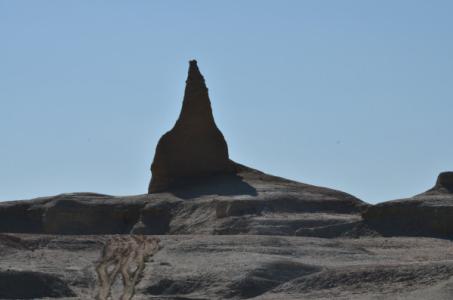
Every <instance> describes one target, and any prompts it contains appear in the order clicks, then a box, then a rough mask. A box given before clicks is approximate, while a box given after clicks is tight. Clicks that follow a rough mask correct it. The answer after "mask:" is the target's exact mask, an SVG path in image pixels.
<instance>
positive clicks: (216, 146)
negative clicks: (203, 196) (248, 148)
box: [148, 60, 234, 193]
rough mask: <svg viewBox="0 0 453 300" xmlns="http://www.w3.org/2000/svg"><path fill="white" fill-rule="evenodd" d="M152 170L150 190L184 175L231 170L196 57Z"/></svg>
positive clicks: (174, 182) (166, 186)
mask: <svg viewBox="0 0 453 300" xmlns="http://www.w3.org/2000/svg"><path fill="white" fill-rule="evenodd" d="M151 171H152V179H151V182H150V184H149V188H148V192H149V193H154V192H160V191H164V190H167V189H169V188H172V187H174V186H178V185H180V184H181V182H183V181H184V180H185V179H187V178H190V179H193V178H194V177H206V176H210V175H213V174H219V173H232V172H234V168H233V166H232V163H231V162H230V160H229V158H228V147H227V143H226V141H225V138H224V137H223V135H222V133H221V132H220V130H219V129H218V128H217V125H216V124H215V121H214V117H213V115H212V109H211V102H210V100H209V95H208V88H207V87H206V84H205V81H204V78H203V75H201V73H200V71H199V69H198V66H197V61H196V60H192V61H190V67H189V74H188V77H187V81H186V89H185V93H184V101H183V105H182V110H181V114H180V115H179V118H178V120H177V121H176V124H175V126H174V127H173V129H172V130H170V131H169V132H167V133H166V134H164V135H163V136H162V137H161V139H160V140H159V143H158V144H157V148H156V154H155V156H154V161H153V163H152V165H151Z"/></svg>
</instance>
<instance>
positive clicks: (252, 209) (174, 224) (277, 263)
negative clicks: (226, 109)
mask: <svg viewBox="0 0 453 300" xmlns="http://www.w3.org/2000/svg"><path fill="white" fill-rule="evenodd" d="M151 169H152V172H153V177H152V179H151V181H150V185H149V187H148V194H143V195H135V196H121V197H115V196H110V195H102V194H95V193H69V194H61V195H56V196H51V197H40V198H36V199H31V200H20V201H7V202H1V203H0V299H43V298H60V299H98V300H107V299H121V300H129V299H173V300H177V299H178V300H183V299H186V300H190V299H192V300H195V299H453V242H452V238H453V172H444V173H441V174H440V175H439V177H438V179H437V182H436V184H435V185H434V187H433V188H432V189H430V190H429V191H427V192H425V193H422V194H419V195H417V196H415V197H413V198H409V199H400V200H394V201H388V202H384V203H380V204H377V205H370V204H368V203H366V202H365V201H362V200H360V199H358V198H356V197H354V196H352V195H350V194H348V193H345V192H341V191H337V190H333V189H329V188H324V187H318V186H313V185H309V184H305V183H299V182H294V181H291V180H287V179H284V178H280V177H276V176H272V175H268V174H265V173H262V172H260V171H258V170H255V169H252V168H249V167H246V166H243V165H241V164H238V163H235V162H234V161H232V160H231V159H230V158H229V156H228V146H227V144H226V141H225V139H224V137H223V135H222V133H221V132H220V130H219V129H218V128H217V126H216V124H215V122H214V118H213V116H212V109H211V103H210V100H209V96H208V90H207V87H206V85H205V82H204V78H203V76H202V75H201V73H200V71H199V69H198V67H197V62H196V61H191V62H190V67H189V74H188V79H187V81H186V90H185V95H184V102H183V109H182V111H181V115H180V117H179V119H178V121H177V122H176V124H175V126H174V128H173V129H172V130H170V131H169V132H167V133H166V134H164V135H163V137H162V138H161V140H160V141H159V143H158V146H157V150H156V154H155V157H154V160H153V163H152V166H151Z"/></svg>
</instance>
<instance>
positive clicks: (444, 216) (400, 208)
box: [363, 172, 453, 238]
mask: <svg viewBox="0 0 453 300" xmlns="http://www.w3.org/2000/svg"><path fill="white" fill-rule="evenodd" d="M363 218H364V221H365V223H366V224H368V225H370V226H371V227H373V228H375V229H376V230H378V231H379V232H381V233H383V234H385V235H411V236H417V235H422V236H442V237H450V238H451V237H453V172H443V173H441V174H439V176H438V178H437V182H436V184H435V185H434V187H433V188H432V189H430V190H428V191H426V192H424V193H422V194H419V195H416V196H414V197H412V198H408V199H399V200H393V201H388V202H383V203H379V204H376V205H374V206H370V207H368V209H367V210H366V211H365V212H364V213H363Z"/></svg>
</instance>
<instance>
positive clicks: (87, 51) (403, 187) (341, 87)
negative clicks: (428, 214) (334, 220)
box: [0, 0, 453, 202]
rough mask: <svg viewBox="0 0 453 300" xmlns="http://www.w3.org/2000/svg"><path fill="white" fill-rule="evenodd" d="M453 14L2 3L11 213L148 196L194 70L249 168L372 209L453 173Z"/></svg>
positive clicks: (231, 4) (276, 4)
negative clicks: (54, 199) (89, 196)
mask: <svg viewBox="0 0 453 300" xmlns="http://www.w3.org/2000/svg"><path fill="white" fill-rule="evenodd" d="M452 15H453V1H413V0H410V1H409V0H408V1H262V0H261V1H222V2H220V1H167V0H166V1H111V0H109V1H91V0H90V1H88V0H86V1H82V0H79V1H57V0H55V1H43V0H41V1H32V0H30V1H13V0H10V1H0V137H1V142H0V200H13V199H26V198H32V197H37V196H43V195H53V194H57V193H62V192H82V191H90V192H99V193H107V194H113V195H126V194H139V193H145V192H146V189H147V184H148V180H149V178H150V175H151V174H150V171H149V165H150V163H151V161H152V158H153V156H154V148H155V146H156V143H157V141H158V139H159V137H160V136H161V135H162V134H163V133H164V132H165V131H167V130H169V129H170V128H171V127H172V126H173V124H174V122H175V120H176V118H177V116H178V114H179V110H180V107H181V101H182V96H183V91H184V81H185V79H186V75H187V67H188V60H189V59H192V58H196V59H197V60H198V62H199V66H200V69H201V71H202V72H203V74H204V75H205V78H206V80H207V85H208V87H209V91H210V96H211V101H212V105H213V109H214V114H215V118H216V121H217V124H218V126H219V128H220V129H221V130H222V131H223V133H224V135H225V137H226V139H227V142H228V144H229V150H230V156H231V158H232V159H234V160H235V161H238V162H241V163H244V164H247V165H249V166H252V167H255V168H258V169H260V170H263V171H265V172H267V173H271V174H274V175H279V176H283V177H287V178H291V179H295V180H298V181H302V182H306V183H311V184H316V185H321V186H327V187H332V188H336V189H340V190H343V191H346V192H349V193H351V194H353V195H355V196H357V197H359V198H361V199H363V200H365V201H368V202H380V201H385V200H390V199H395V198H401V197H406V196H411V195H414V194H417V193H420V192H422V191H424V190H426V189H428V188H429V187H431V186H432V185H433V184H434V181H435V179H436V176H437V174H438V173H439V172H440V171H443V170H453V134H452V127H453V126H452V124H453V123H452V121H453V18H452Z"/></svg>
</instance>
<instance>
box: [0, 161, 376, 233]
mask: <svg viewBox="0 0 453 300" xmlns="http://www.w3.org/2000/svg"><path fill="white" fill-rule="evenodd" d="M237 168H238V169H237V170H238V173H237V174H234V176H231V175H224V176H214V177H212V178H210V179H207V180H205V181H204V182H202V183H197V184H194V185H190V186H186V187H184V188H181V189H177V190H175V191H173V192H171V193H170V192H165V193H153V194H144V195H136V196H122V197H115V196H109V195H101V194H94V193H73V194H61V195H57V196H53V197H43V198H37V199H33V200H22V201H11V202H3V203H0V232H16V233H46V234H77V235H79V234H127V233H135V234H259V235H294V234H295V233H296V231H299V233H298V234H299V235H305V234H304V232H307V234H306V235H310V236H318V235H317V234H316V232H317V230H318V229H322V230H321V231H320V232H322V233H320V234H319V236H324V235H326V234H327V233H325V229H326V228H325V226H329V227H328V228H330V233H328V234H327V235H329V234H330V235H332V234H333V235H335V236H340V235H344V234H345V232H346V231H348V230H349V229H350V225H353V224H355V223H356V222H358V221H360V220H361V216H360V213H361V212H362V211H363V210H364V209H366V207H367V206H368V204H366V203H364V202H363V201H361V200H359V199H357V198H355V197H354V196H351V195H349V194H347V193H344V192H340V191H336V190H332V189H328V188H323V187H318V186H313V185H308V184H304V183H298V182H294V181H290V180H286V179H283V178H279V177H275V176H271V175H267V174H264V173H262V172H260V171H257V170H253V169H250V168H247V167H244V166H240V165H237ZM348 224H349V225H348ZM348 226H349V227H348ZM342 228H345V230H343V229H342ZM302 229H306V231H304V230H302ZM313 232H314V233H313Z"/></svg>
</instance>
